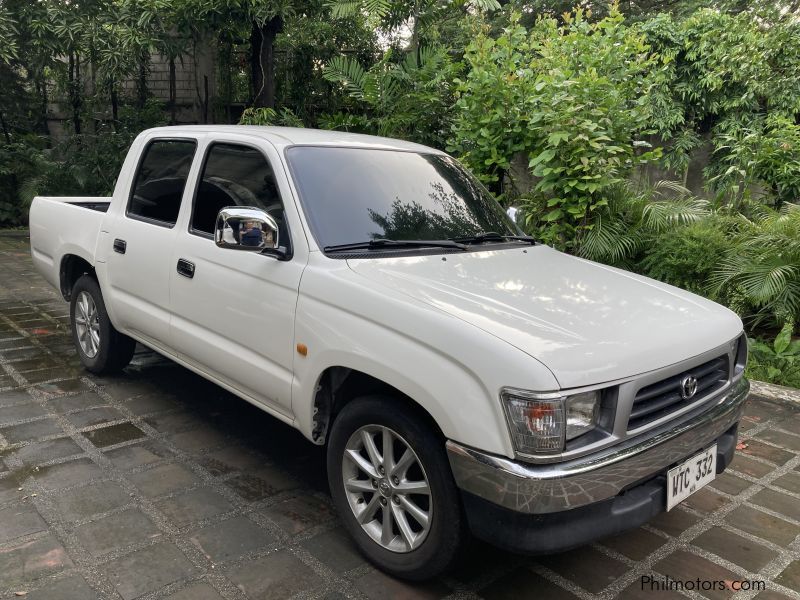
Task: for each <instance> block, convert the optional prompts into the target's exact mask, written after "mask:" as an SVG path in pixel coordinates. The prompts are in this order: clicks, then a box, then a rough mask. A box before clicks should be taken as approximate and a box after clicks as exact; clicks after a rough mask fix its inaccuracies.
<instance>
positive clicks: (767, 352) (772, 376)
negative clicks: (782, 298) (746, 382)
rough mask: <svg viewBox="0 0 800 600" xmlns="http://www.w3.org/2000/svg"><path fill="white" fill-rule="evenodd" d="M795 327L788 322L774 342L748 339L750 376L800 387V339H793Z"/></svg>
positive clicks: (748, 372) (748, 371)
mask: <svg viewBox="0 0 800 600" xmlns="http://www.w3.org/2000/svg"><path fill="white" fill-rule="evenodd" d="M793 329H794V327H793V324H792V323H786V324H785V325H784V326H783V328H782V329H781V331H780V333H778V335H777V336H775V339H774V340H773V341H772V343H768V342H767V341H765V340H760V339H753V338H750V339H749V340H748V342H749V343H748V346H749V348H748V349H749V354H750V355H749V359H748V364H747V376H748V377H751V378H753V379H757V380H760V381H768V382H771V383H777V384H779V385H788V386H791V387H796V388H800V340H792V331H793Z"/></svg>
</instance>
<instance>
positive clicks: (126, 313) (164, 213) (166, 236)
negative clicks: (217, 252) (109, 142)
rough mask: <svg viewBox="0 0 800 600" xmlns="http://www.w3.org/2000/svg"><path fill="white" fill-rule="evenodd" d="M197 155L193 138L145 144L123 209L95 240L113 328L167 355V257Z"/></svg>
mask: <svg viewBox="0 0 800 600" xmlns="http://www.w3.org/2000/svg"><path fill="white" fill-rule="evenodd" d="M196 150H197V140H196V139H193V138H159V137H156V138H151V139H149V140H148V141H147V142H146V144H145V146H144V149H143V151H142V154H141V157H140V160H139V164H138V165H137V167H136V171H135V173H134V175H133V179H132V183H131V186H130V191H129V195H128V198H127V200H126V204H125V209H124V210H122V211H120V213H119V214H118V215H117V217H116V219H115V220H114V221H113V222H111V223H110V224H109V225H110V226H109V232H108V235H103V236H101V241H102V243H103V244H109V245H111V248H105V249H103V250H104V254H105V256H106V257H107V259H106V260H107V263H108V265H107V275H106V277H107V283H108V284H109V285H110V289H111V297H112V302H113V311H114V317H115V324H116V325H117V327H118V328H120V329H122V330H123V331H126V332H129V333H131V334H132V335H133V336H134V337H138V338H140V339H141V340H142V341H144V342H146V343H147V344H149V345H151V346H153V347H154V348H156V349H159V350H163V351H169V350H170V342H169V338H168V334H169V322H170V298H169V280H170V274H171V269H170V260H169V259H170V257H171V256H172V253H173V245H174V243H175V237H176V235H175V234H176V229H175V225H176V222H177V220H178V214H179V210H180V206H181V202H182V199H183V196H184V192H185V191H186V182H187V179H188V177H189V171H190V168H191V165H192V161H193V159H194V155H195V153H196Z"/></svg>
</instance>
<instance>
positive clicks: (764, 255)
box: [711, 204, 800, 324]
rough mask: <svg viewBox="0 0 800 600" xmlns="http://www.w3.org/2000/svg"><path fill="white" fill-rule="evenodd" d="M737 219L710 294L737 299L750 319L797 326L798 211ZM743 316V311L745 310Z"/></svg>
mask: <svg viewBox="0 0 800 600" xmlns="http://www.w3.org/2000/svg"><path fill="white" fill-rule="evenodd" d="M761 212H762V215H761V216H758V217H756V218H754V219H748V218H746V217H744V216H739V217H738V219H739V222H740V224H741V229H740V232H739V233H738V234H737V235H736V236H735V238H734V239H733V246H732V248H731V250H730V251H729V252H728V253H727V255H726V257H725V258H724V260H723V261H722V263H721V264H720V266H719V268H718V269H717V270H716V272H715V273H714V274H713V276H712V278H711V284H712V288H711V289H712V290H714V291H715V292H716V293H719V294H727V295H730V296H738V297H739V298H740V302H741V304H742V306H740V307H738V308H739V309H740V312H745V311H747V309H752V315H751V317H750V318H751V320H752V321H753V324H759V323H761V322H763V321H764V320H770V321H772V322H774V323H778V324H782V323H785V322H789V321H792V322H798V321H800V206H798V205H796V204H787V205H785V206H784V207H783V208H782V209H781V210H779V211H775V210H769V209H766V208H764V209H762V211H761ZM748 312H749V311H748Z"/></svg>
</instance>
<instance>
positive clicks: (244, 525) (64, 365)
mask: <svg viewBox="0 0 800 600" xmlns="http://www.w3.org/2000/svg"><path fill="white" fill-rule="evenodd" d="M67 331H68V319H67V306H66V304H65V303H64V302H62V300H61V298H60V297H58V295H57V294H56V293H55V292H54V291H52V290H50V289H49V288H47V287H46V286H45V284H44V283H43V281H42V280H41V279H40V278H39V277H38V276H37V275H36V274H35V273H34V272H33V270H32V267H31V262H30V260H29V258H28V244H27V239H26V238H25V237H24V236H22V235H18V234H17V235H12V234H0V597H1V598H6V597H16V596H15V593H18V592H27V598H31V599H33V598H36V599H40V598H53V599H59V600H61V599H65V600H89V599H91V598H115V599H117V598H120V597H121V598H125V599H126V600H127V599H131V598H138V597H144V598H164V597H168V598H171V599H181V600H211V599H219V598H228V599H245V598H251V599H255V598H286V597H290V596H297V597H300V598H339V597H350V598H415V597H422V598H439V597H451V598H478V597H484V598H534V597H535V598H575V597H579V598H585V599H589V598H603V599H605V598H613V597H625V598H636V597H644V596H645V595H648V596H652V595H653V594H652V593H650V592H647V593H643V592H641V591H640V587H641V578H642V576H650V577H652V578H653V579H654V580H657V581H663V580H664V576H669V577H670V578H672V579H673V580H695V579H696V578H698V577H700V578H702V579H705V580H720V581H728V582H731V581H740V580H761V581H766V586H767V590H766V591H762V592H760V593H759V592H755V591H749V592H739V593H738V595H737V596H736V597H737V598H752V597H758V598H770V599H772V598H785V597H794V598H798V597H800V593H798V592H799V591H800V538H798V534H800V410H799V409H798V407H797V406H796V405H790V404H788V403H787V404H779V403H775V402H772V401H767V400H762V399H756V398H754V399H753V400H751V402H750V404H749V407H748V409H747V417H746V419H745V421H744V422H743V424H742V430H743V434H742V439H743V441H744V443H745V444H746V445H747V447H746V448H745V449H744V450H742V451H741V452H740V453H739V455H738V456H737V458H736V459H735V461H734V463H733V468H732V470H730V471H729V472H727V473H725V474H724V475H723V476H722V477H719V478H718V479H717V480H715V481H714V482H713V486H712V487H710V488H706V489H704V490H702V491H701V492H700V493H698V494H696V495H695V496H693V497H692V498H691V499H690V501H688V502H686V503H685V504H684V505H682V506H680V507H679V508H677V509H675V510H673V511H672V512H670V513H669V514H664V515H662V516H661V517H660V518H657V519H656V520H655V521H653V522H652V523H651V524H650V525H647V526H645V527H642V528H640V529H638V530H636V531H632V532H630V533H627V534H624V535H621V536H619V537H616V538H613V539H608V540H604V541H603V542H602V543H599V544H594V545H592V546H588V547H585V548H581V549H579V550H575V551H572V552H568V553H565V554H561V555H558V556H552V557H547V558H540V559H531V558H525V557H519V556H514V555H510V554H506V553H503V552H500V551H498V550H495V549H493V548H490V547H486V546H484V545H481V544H478V543H475V544H474V545H473V547H472V548H471V549H470V551H469V553H468V554H467V556H466V557H465V558H464V559H463V561H462V562H461V564H459V565H458V567H457V569H456V570H455V571H454V572H453V573H451V574H450V575H448V576H447V577H444V578H442V579H441V580H439V581H435V582H431V583H429V584H426V585H418V586H410V585H406V584H403V583H400V582H397V581H394V580H392V579H390V578H388V577H386V576H384V575H383V574H381V573H379V572H377V571H375V570H374V569H372V568H371V567H370V566H369V565H367V564H365V563H364V561H363V560H362V559H361V558H360V557H359V556H358V554H357V553H356V552H355V551H354V549H353V546H352V545H351V544H350V542H349V541H348V540H347V538H346V537H345V536H344V534H343V531H342V529H341V527H340V526H339V523H338V522H337V519H336V515H335V514H334V511H333V509H332V507H331V502H330V498H329V496H328V493H327V490H326V483H325V474H324V469H323V454H322V451H321V450H320V449H319V448H317V447H315V446H312V445H311V444H308V443H306V442H305V441H304V440H303V439H302V438H301V436H300V435H299V434H298V433H296V432H294V431H293V430H291V429H289V428H288V427H286V426H284V425H281V424H279V423H278V422H277V421H275V420H273V419H271V418H270V417H268V416H267V415H265V414H263V413H261V412H259V411H258V410H257V409H255V408H253V407H252V406H250V405H248V404H247V403H245V402H243V401H241V400H238V399H237V398H235V397H233V396H231V395H230V394H228V393H226V392H224V391H223V390H221V389H219V388H217V387H216V386H214V385H211V384H209V383H207V382H205V381H204V380H202V379H200V378H199V377H197V376H195V375H193V374H191V373H189V372H188V371H186V370H184V369H182V368H180V367H178V366H176V365H174V364H172V363H170V362H168V361H165V360H163V359H160V358H158V357H157V356H155V355H153V354H152V353H149V352H146V351H144V350H142V351H141V352H139V353H137V355H136V358H135V359H134V363H133V364H132V366H131V367H130V368H129V369H128V370H127V372H126V373H125V375H123V376H121V377H118V378H97V377H93V376H89V375H87V373H85V372H84V371H82V370H81V369H80V368H79V366H78V361H77V359H76V357H75V355H74V352H73V350H72V348H71V345H70V342H69V339H68V335H67ZM703 595H705V596H708V597H710V598H727V597H731V595H732V592H730V591H726V590H723V591H719V590H717V591H707V592H702V595H700V594H697V593H694V592H690V593H687V594H685V595H682V594H677V593H674V592H661V593H658V594H655V596H654V597H656V598H664V599H665V600H667V599H669V598H674V597H686V596H689V597H694V598H700V597H702V596H703Z"/></svg>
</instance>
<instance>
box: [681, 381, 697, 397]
mask: <svg viewBox="0 0 800 600" xmlns="http://www.w3.org/2000/svg"><path fill="white" fill-rule="evenodd" d="M696 393H697V378H696V377H693V376H692V375H687V376H686V377H684V378H683V379H681V397H682V398H683V399H684V400H689V399H690V398H692V397H694V395H695V394H696Z"/></svg>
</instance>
